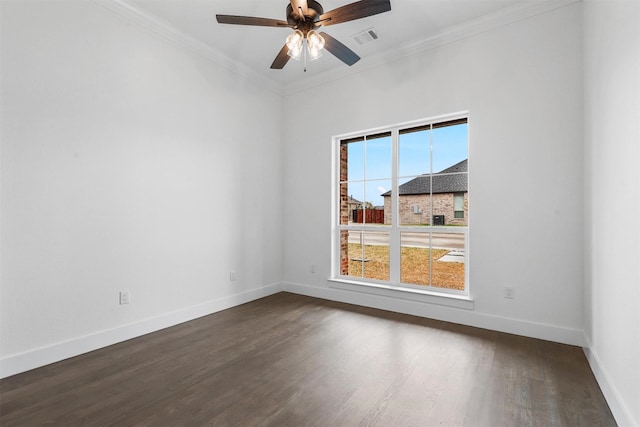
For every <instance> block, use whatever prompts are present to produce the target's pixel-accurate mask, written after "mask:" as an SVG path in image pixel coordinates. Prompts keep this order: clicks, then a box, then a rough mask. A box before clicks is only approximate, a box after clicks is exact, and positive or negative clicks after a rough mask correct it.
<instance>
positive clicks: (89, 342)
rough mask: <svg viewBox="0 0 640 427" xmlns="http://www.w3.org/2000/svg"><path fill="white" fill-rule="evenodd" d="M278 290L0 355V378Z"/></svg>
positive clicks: (276, 288)
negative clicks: (20, 351) (0, 356)
mask: <svg viewBox="0 0 640 427" xmlns="http://www.w3.org/2000/svg"><path fill="white" fill-rule="evenodd" d="M280 291H282V285H281V284H280V283H274V284H271V285H267V286H264V287H261V288H258V289H253V290H250V291H247V292H243V293H240V294H235V295H230V296H227V297H224V298H218V299H215V300H211V301H207V302H205V303H202V304H198V305H195V306H191V307H187V308H184V309H181V310H178V311H174V312H171V313H166V314H162V315H160V316H156V317H152V318H149V319H144V320H141V321H139V322H135V323H129V324H126V325H122V326H118V327H116V328H113V329H109V330H105V331H99V332H96V333H93V334H89V335H85V336H82V337H78V338H74V339H71V340H68V341H64V342H59V343H56V344H53V345H49V346H46V347H41V348H38V349H35V350H30V351H27V352H24V353H19V354H15V355H11V356H7V357H5V358H3V359H0V378H6V377H8V376H11V375H15V374H19V373H21V372H25V371H28V370H31V369H35V368H39V367H41V366H45V365H48V364H50V363H55V362H59V361H61V360H64V359H68V358H70V357H74V356H78V355H80V354H84V353H87V352H90V351H94V350H97V349H100V348H103V347H106V346H109V345H113V344H117V343H119V342H122V341H126V340H129V339H131V338H136V337H139V336H142V335H146V334H148V333H151V332H156V331H159V330H161V329H165V328H168V327H171V326H175V325H178V324H180V323H184V322H188V321H189V320H193V319H197V318H199V317H203V316H207V315H209V314H213V313H216V312H218V311H222V310H226V309H228V308H232V307H235V306H238V305H240V304H245V303H247V302H250V301H253V300H256V299H259V298H263V297H266V296H269V295H273V294H275V293H278V292H280Z"/></svg>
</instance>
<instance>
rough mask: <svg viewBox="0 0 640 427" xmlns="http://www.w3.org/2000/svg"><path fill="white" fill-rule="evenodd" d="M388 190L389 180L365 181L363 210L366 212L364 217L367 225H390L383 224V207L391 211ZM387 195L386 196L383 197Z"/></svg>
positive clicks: (389, 186)
mask: <svg viewBox="0 0 640 427" xmlns="http://www.w3.org/2000/svg"><path fill="white" fill-rule="evenodd" d="M390 189H391V180H374V181H366V183H365V202H364V208H365V209H366V210H367V213H366V215H365V219H366V223H367V224H370V225H372V224H380V225H384V224H390V222H389V223H386V222H385V206H386V205H389V209H391V204H390V201H391V196H390V195H391V192H390ZM387 193H388V194H389V195H388V196H386V197H385V196H383V194H387Z"/></svg>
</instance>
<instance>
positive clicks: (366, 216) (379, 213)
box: [351, 209, 384, 224]
mask: <svg viewBox="0 0 640 427" xmlns="http://www.w3.org/2000/svg"><path fill="white" fill-rule="evenodd" d="M351 218H352V221H353V222H356V223H359V224H362V223H363V222H366V223H367V224H384V210H382V209H356V210H354V211H353V212H352V216H351ZM363 220H364V221H363Z"/></svg>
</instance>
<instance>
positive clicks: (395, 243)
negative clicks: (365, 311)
mask: <svg viewBox="0 0 640 427" xmlns="http://www.w3.org/2000/svg"><path fill="white" fill-rule="evenodd" d="M457 119H467V124H468V126H469V123H470V115H469V112H468V111H463V112H458V113H454V114H448V115H442V116H436V117H430V118H427V119H422V120H415V121H411V122H404V123H400V124H397V125H391V126H384V127H379V128H373V129H368V130H364V131H358V132H350V133H347V134H341V135H336V136H334V137H333V143H332V167H333V173H332V183H331V189H332V191H331V195H332V233H331V235H332V239H331V240H332V254H331V258H332V259H331V267H332V268H331V278H330V280H329V285H330V286H331V287H334V288H339V289H346V290H351V291H359V292H366V293H372V294H377V295H384V296H394V297H399V298H404V299H410V300H418V301H423V302H430V303H436V304H443V305H447V306H454V307H459V308H466V309H472V308H473V299H472V298H471V293H470V286H469V252H470V251H469V248H470V247H469V227H470V224H467V226H466V227H441V226H433V225H431V226H430V227H422V226H419V227H415V226H414V227H412V226H407V225H404V226H402V225H399V224H398V222H399V219H400V216H399V214H400V212H399V201H398V194H399V192H398V188H399V180H400V179H401V178H402V177H398V141H399V134H400V130H402V129H407V128H411V127H418V126H428V125H432V124H438V123H441V122H446V121H452V120H457ZM384 132H391V138H392V177H391V184H392V190H391V209H392V214H391V216H392V218H393V220H392V223H391V224H390V225H388V226H379V225H371V226H367V225H366V224H364V225H363V224H360V225H357V226H350V225H342V224H340V202H339V195H340V154H339V153H340V144H341V141H343V140H345V139H350V138H357V137H360V136H364V135H372V134H378V133H384ZM469 134H470V129H469V127H468V132H467V144H468V141H469V140H470V135H469ZM467 173H468V172H467ZM431 206H432V207H431V209H432V210H433V204H431ZM430 214H431V215H430V218H433V212H431V213H430ZM467 220H468V218H467ZM356 227H357V229H358V230H362V231H363V232H387V233H389V263H390V265H389V271H390V280H389V281H381V280H375V279H366V278H356V277H353V276H345V275H342V274H341V271H340V232H341V231H343V230H353V229H354V228H356ZM405 232H414V233H424V234H428V233H447V234H462V235H464V244H465V259H464V265H465V267H464V268H465V272H464V277H465V279H464V280H465V284H464V290H462V291H461V290H455V289H447V288H438V287H433V286H423V285H414V284H409V283H402V282H401V281H400V240H401V233H405Z"/></svg>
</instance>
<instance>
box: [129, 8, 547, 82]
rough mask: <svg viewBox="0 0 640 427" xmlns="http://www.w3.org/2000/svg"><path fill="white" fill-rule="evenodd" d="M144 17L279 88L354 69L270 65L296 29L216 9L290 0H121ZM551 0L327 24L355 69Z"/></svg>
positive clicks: (271, 12)
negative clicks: (363, 37)
mask: <svg viewBox="0 0 640 427" xmlns="http://www.w3.org/2000/svg"><path fill="white" fill-rule="evenodd" d="M120 2H121V3H124V4H126V5H128V6H130V7H132V8H133V9H135V10H136V11H137V12H139V13H141V14H142V15H146V16H150V17H152V18H153V19H154V20H156V21H160V22H161V23H164V24H167V25H168V26H169V27H173V29H175V30H178V31H179V32H181V33H184V34H186V35H188V36H190V37H191V38H194V39H196V40H198V41H200V42H202V43H204V44H206V45H207V46H209V47H210V48H212V49H213V50H214V51H216V52H218V53H222V54H223V55H224V56H227V57H229V58H232V59H233V60H235V61H239V62H240V63H242V64H244V65H245V66H247V67H248V68H249V69H251V70H253V71H255V72H257V73H259V74H260V75H261V76H263V77H264V78H266V79H268V80H270V81H271V82H273V83H274V84H275V85H277V86H281V87H282V86H285V85H289V84H304V83H303V82H304V80H305V79H314V78H316V79H317V78H318V77H320V76H321V75H323V74H329V73H331V72H335V71H337V70H338V69H340V72H348V71H349V70H347V69H348V68H349V67H348V66H347V65H345V64H343V63H342V62H341V61H339V60H338V59H336V58H335V57H333V56H332V55H331V54H329V53H328V52H325V54H324V55H323V56H322V57H321V58H320V59H318V60H317V61H314V62H310V63H309V64H308V67H307V72H306V73H305V72H303V65H302V63H300V62H296V61H293V60H291V61H289V62H288V63H287V65H286V67H285V68H284V69H283V70H272V69H270V66H271V63H272V62H273V59H274V58H275V56H276V55H277V53H278V51H279V50H280V49H281V48H282V46H283V44H284V39H285V38H286V36H287V35H288V34H289V33H290V32H291V30H290V29H287V28H272V27H254V26H240V25H225V24H218V23H217V22H216V20H215V15H216V13H218V14H225V15H243V16H257V17H265V18H274V19H281V20H286V16H285V8H286V6H287V4H288V2H287V1H286V0H120ZM543 2H544V3H549V1H543V0H391V11H390V12H386V13H382V14H379V15H375V16H371V17H367V18H364V19H360V20H356V21H351V22H345V23H342V24H336V25H332V26H329V27H326V28H323V31H326V32H327V33H329V34H331V35H332V36H334V37H335V38H337V39H338V40H340V41H341V42H342V43H344V44H345V45H347V46H348V47H349V48H350V49H352V50H353V51H355V52H356V53H357V54H358V55H359V56H360V57H361V58H362V59H361V60H360V61H359V62H358V63H356V64H355V65H353V66H352V67H351V68H352V69H358V68H360V67H363V66H364V67H366V64H367V62H369V61H372V58H375V57H380V56H381V55H384V54H389V53H390V52H393V51H397V50H400V49H403V48H410V47H411V46H415V45H416V44H419V42H421V41H424V40H429V39H433V38H434V37H437V36H438V35H440V34H443V33H446V32H447V31H450V30H451V29H452V28H459V27H461V26H464V25H465V24H468V23H471V22H478V21H482V19H483V17H487V16H493V15H499V14H504V13H507V12H508V11H510V10H517V9H522V8H523V7H530V6H531V5H534V4H536V3H537V4H540V3H543ZM320 3H321V4H322V6H323V8H324V11H325V12H327V11H329V10H332V9H334V8H336V7H340V6H343V5H345V4H348V3H351V1H350V0H320ZM369 28H374V29H375V30H376V32H377V33H378V34H379V36H380V38H379V39H378V40H376V41H374V42H372V43H369V44H366V45H362V46H361V45H358V43H356V42H355V41H354V40H353V38H352V37H353V36H354V35H355V34H357V33H359V32H361V31H364V30H367V29H369Z"/></svg>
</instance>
